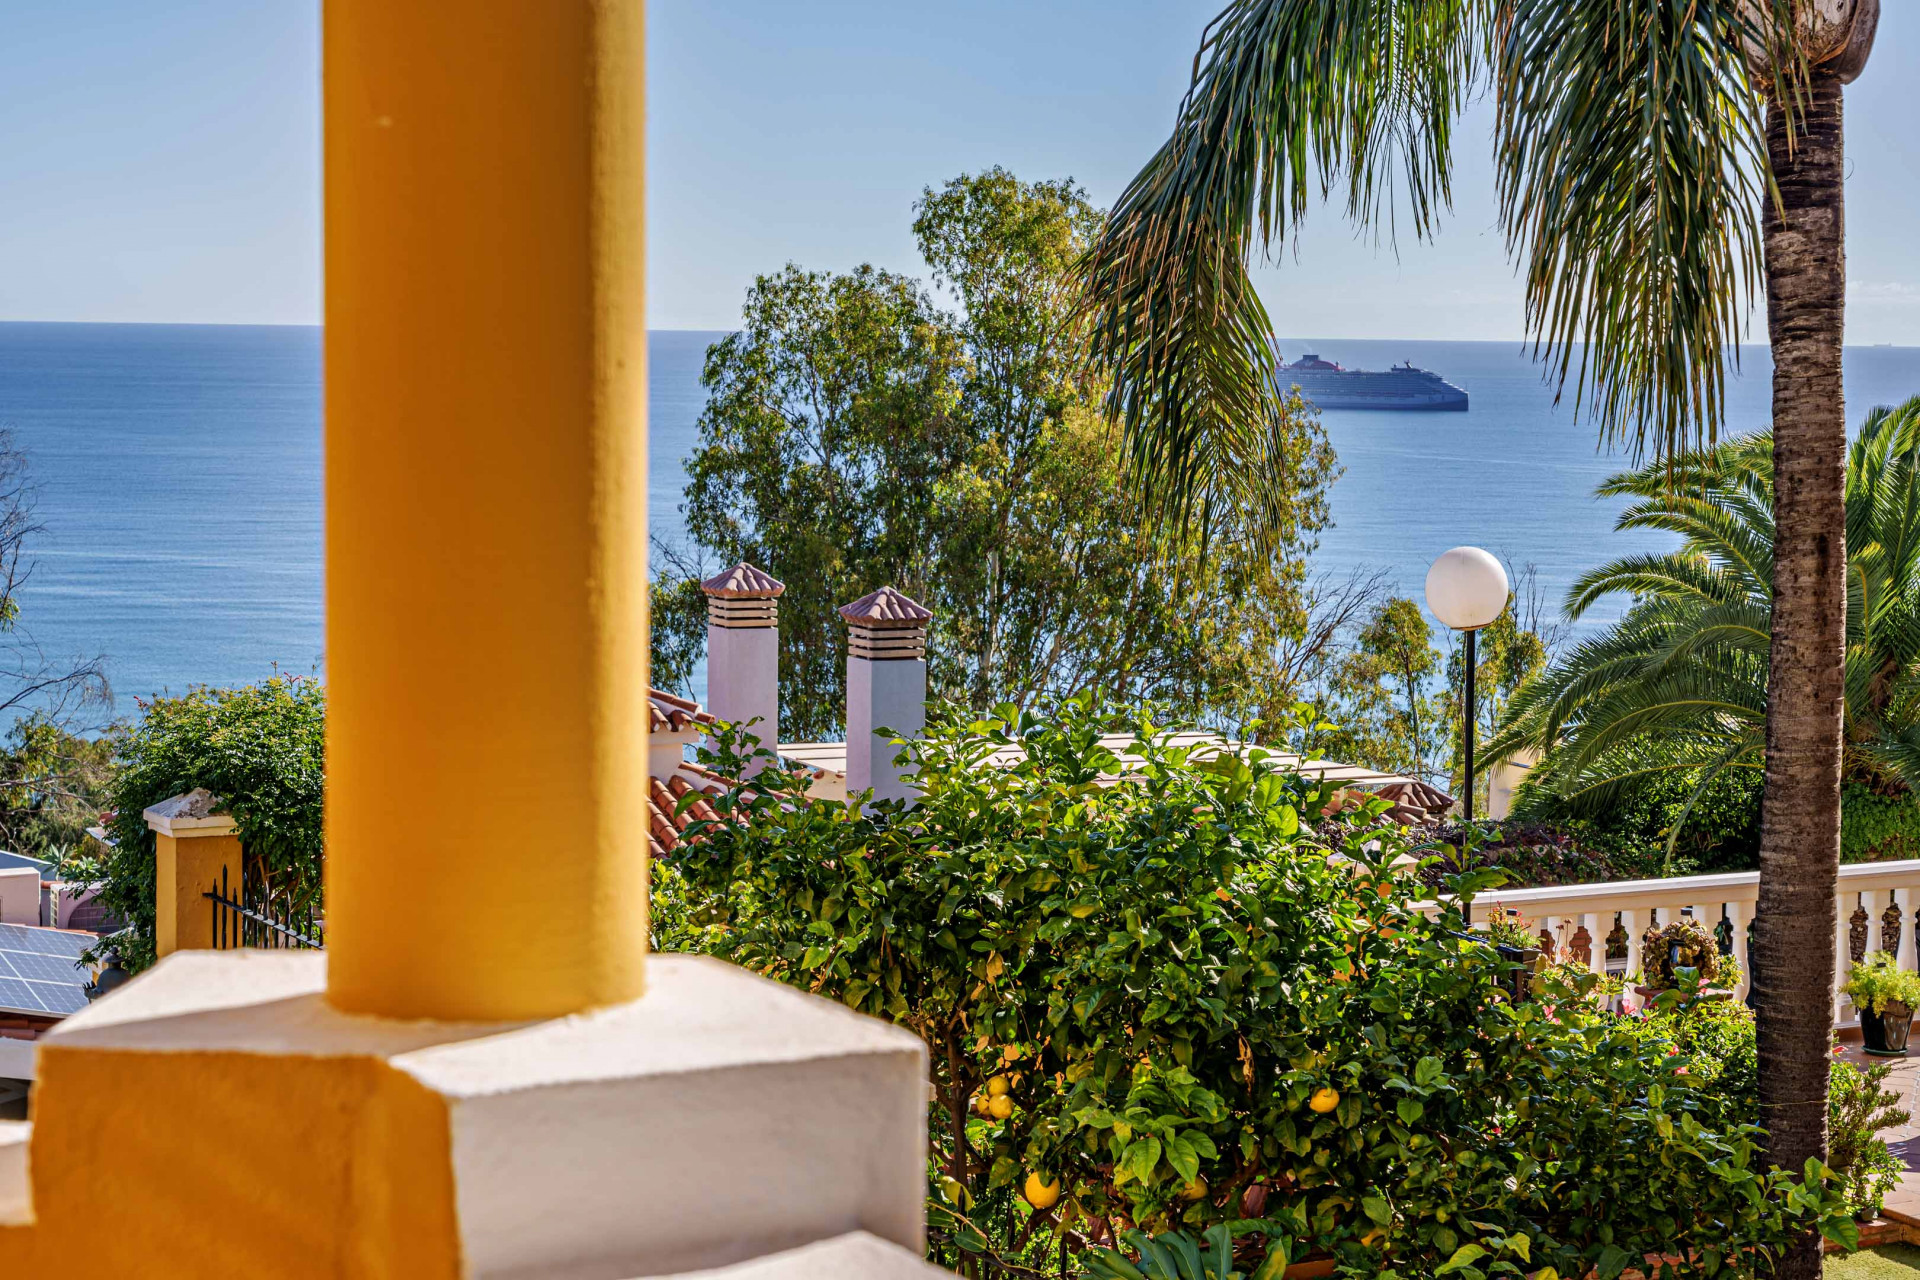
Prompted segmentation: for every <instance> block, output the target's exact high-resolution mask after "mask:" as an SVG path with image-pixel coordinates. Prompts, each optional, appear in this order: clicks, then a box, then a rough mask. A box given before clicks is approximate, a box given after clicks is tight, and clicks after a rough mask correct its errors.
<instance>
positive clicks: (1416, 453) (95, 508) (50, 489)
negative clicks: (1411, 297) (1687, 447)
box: [0, 324, 1920, 714]
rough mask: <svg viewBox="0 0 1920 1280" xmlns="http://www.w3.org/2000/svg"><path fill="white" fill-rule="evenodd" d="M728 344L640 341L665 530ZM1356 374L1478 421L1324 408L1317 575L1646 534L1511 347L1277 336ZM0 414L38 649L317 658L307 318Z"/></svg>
mask: <svg viewBox="0 0 1920 1280" xmlns="http://www.w3.org/2000/svg"><path fill="white" fill-rule="evenodd" d="M716 336H717V335H714V334H703V333H686V332H671V331H669V332H659V333H655V334H654V335H653V339H652V345H651V358H652V376H653V383H652V393H651V406H652V423H651V432H652V435H651V445H652V461H653V475H652V483H651V488H650V495H651V499H652V503H653V526H654V529H655V531H656V532H657V533H660V534H661V535H663V536H665V537H668V538H670V539H678V537H679V530H680V520H679V513H678V506H679V501H680V488H681V484H682V483H683V479H684V477H683V475H682V472H681V469H680V464H681V461H682V459H683V458H684V457H685V456H686V454H687V453H688V452H689V451H690V450H691V449H692V448H693V447H694V445H695V444H696V443H697V440H698V434H697V431H696V429H695V425H694V424H695V419H696V418H697V416H698V414H699V411H700V406H701V404H702V403H703V393H702V391H701V389H700V385H699V375H700V366H701V361H702V358H703V356H704V353H705V349H706V346H707V344H708V343H709V342H710V341H712V340H713V339H714V338H715V337H716ZM1282 349H1283V350H1284V351H1285V353H1286V354H1287V355H1288V356H1289V358H1291V357H1293V356H1295V355H1298V354H1299V353H1300V352H1301V351H1303V350H1315V351H1318V352H1319V353H1320V354H1321V355H1323V356H1325V357H1327V358H1328V359H1332V360H1338V361H1341V362H1342V363H1345V364H1347V365H1349V366H1357V367H1367V368H1383V367H1385V366H1387V365H1389V364H1392V363H1395V362H1397V361H1400V360H1403V359H1412V360H1413V361H1414V362H1415V363H1416V364H1419V365H1422V366H1424V367H1427V368H1430V369H1434V370H1437V371H1438V372H1440V373H1441V374H1443V375H1445V376H1446V377H1448V378H1449V379H1451V380H1452V381H1454V382H1456V383H1458V384H1459V385H1461V386H1463V387H1465V388H1466V389H1467V390H1468V392H1469V393H1470V394H1471V395H1472V396H1473V409H1472V412H1470V413H1467V414H1436V415H1426V414H1382V413H1359V412H1344V413H1329V414H1327V415H1326V424H1327V430H1328V433H1329V435H1330V436H1331V437H1332V439H1333V442H1334V444H1335V446H1336V447H1337V448H1338V449H1339V451H1340V457H1341V461H1342V463H1343V464H1344V465H1345V467H1346V474H1345V476H1344V477H1343V478H1342V479H1341V480H1340V481H1339V482H1338V483H1337V484H1336V485H1335V486H1334V491H1333V514H1334V520H1335V525H1334V527H1333V528H1331V529H1329V530H1327V531H1326V532H1325V533H1324V534H1323V535H1322V537H1321V550H1320V552H1319V555H1318V557H1317V563H1318V566H1319V567H1320V568H1322V569H1325V570H1327V571H1329V572H1335V573H1341V572H1345V571H1346V570H1347V569H1349V568H1352V567H1354V566H1360V565H1365V566H1370V567H1378V568H1383V569H1385V570H1387V571H1388V572H1389V573H1390V575H1391V576H1392V577H1393V579H1394V581H1395V582H1396V584H1397V585H1398V586H1399V588H1400V589H1401V590H1402V591H1404V592H1406V593H1408V594H1412V595H1415V596H1416V597H1417V596H1418V594H1419V590H1420V584H1421V582H1422V580H1423V579H1424V577H1425V573H1426V566H1427V564H1428V563H1429V562H1430V561H1431V560H1432V559H1433V557H1434V556H1435V555H1437V554H1439V553H1440V552H1441V551H1444V550H1445V549H1446V548H1448V547H1451V546H1455V545H1458V544H1460V543H1478V544H1480V545H1482V546H1485V547H1487V548H1489V549H1490V550H1492V551H1494V552H1496V553H1498V554H1500V555H1503V556H1505V557H1507V558H1509V559H1510V560H1512V561H1513V562H1515V563H1516V564H1525V563H1532V564H1535V565H1536V566H1538V568H1539V571H1540V576H1541V579H1542V582H1543V585H1544V586H1545V587H1546V588H1547V589H1548V591H1549V592H1550V593H1551V595H1552V596H1553V598H1554V599H1555V600H1557V599H1558V598H1559V596H1560V594H1561V592H1563V591H1564V589H1565V587H1566V585H1567V583H1568V582H1569V581H1571V580H1572V578H1573V577H1574V576H1575V575H1576V574H1577V573H1579V572H1580V571H1582V570H1584V569H1586V568H1588V567H1590V566H1591V565H1593V564H1595V563H1597V562H1599V561H1600V560H1602V559H1605V558H1609V557H1612V556H1616V555H1620V554H1622V553H1623V552H1625V551H1627V550H1630V549H1633V548H1635V547H1655V546H1658V545H1660V541H1659V539H1657V538H1652V537H1641V538H1638V539H1629V538H1626V537H1624V536H1622V535H1618V534H1614V533H1612V532H1611V531H1610V530H1611V527H1612V522H1613V517H1614V511H1613V506H1612V504H1607V503H1600V502H1597V501H1595V500H1594V499H1593V498H1592V496H1591V495H1592V490H1593V486H1594V484H1595V483H1596V482H1597V481H1599V480H1600V479H1601V478H1602V477H1604V476H1605V475H1607V474H1608V473H1609V472H1611V471H1613V470H1615V469H1617V468H1618V467H1619V466H1620V465H1621V464H1622V461H1623V459H1622V458H1621V456H1620V455H1618V454H1612V455H1610V454H1607V453H1605V452H1602V451H1600V450H1598V449H1597V448H1596V442H1595V437H1594V434H1593V431H1592V430H1591V428H1590V427H1589V426H1588V425H1587V424H1586V423H1584V422H1576V421H1575V420H1574V416H1573V414H1572V413H1571V411H1570V410H1569V409H1568V408H1566V407H1560V408H1556V407H1555V406H1554V404H1553V393H1552V388H1551V387H1549V386H1547V385H1546V384H1545V383H1543V382H1542V380H1541V378H1540V376H1539V373H1538V371H1537V369H1536V368H1535V367H1534V366H1533V365H1531V364H1530V363H1529V362H1528V361H1527V360H1526V358H1525V356H1524V353H1522V352H1521V350H1520V349H1519V347H1518V346H1517V345H1508V344H1500V343H1432V342H1353V341H1337V340H1333V339H1326V340H1319V341H1303V340H1299V339H1292V340H1288V341H1286V342H1284V343H1283V344H1282ZM1745 359H1746V367H1745V370H1744V376H1743V377H1742V378H1740V379H1739V380H1738V381H1737V382H1736V383H1735V384H1734V387H1733V391H1732V404H1731V410H1730V415H1729V416H1730V420H1731V421H1730V425H1731V427H1732V428H1733V429H1735V430H1746V429H1751V428H1753V427H1757V426H1761V425H1764V423H1765V420H1766V408H1767V399H1768V386H1767V374H1768V368H1767V365H1766V353H1765V351H1764V350H1761V349H1754V350H1750V351H1749V352H1747V353H1746V357H1745ZM1847 386H1848V401H1849V406H1850V408H1849V417H1851V418H1852V419H1853V420H1854V421H1856V422H1857V421H1858V420H1859V419H1860V418H1862V417H1863V416H1864V415H1865V413H1866V411H1867V409H1868V408H1869V407H1870V406H1871V405H1873V404H1875V403H1883V402H1889V401H1893V400H1896V399H1902V398H1904V397H1906V396H1907V395H1910V394H1913V393H1915V392H1920V350H1916V349H1913V348H1898V349H1893V348H1861V349H1855V350H1850V351H1849V352H1848V353H1847ZM0 425H4V426H5V427H7V428H9V429H11V430H12V431H13V432H14V436H15V440H16V442H17V444H18V445H19V446H20V447H21V448H23V449H24V450H25V451H26V453H27V455H28V458H29V463H30V466H31V468H32V474H33V476H34V478H35V479H36V480H37V482H38V484H39V487H40V495H39V511H38V514H39V518H40V520H41V522H42V523H43V524H44V525H45V526H46V528H45V532H44V533H42V534H41V535H40V536H39V537H38V538H37V539H36V540H35V543H34V550H35V552H36V553H37V557H38V568H37V570H36V573H35V576H34V578H33V579H32V581H31V582H30V583H29V584H28V587H27V589H26V591H25V592H24V593H23V594H22V607H23V616H22V623H23V626H24V627H25V629H26V630H28V631H29V632H30V633H31V635H32V637H33V638H34V640H35V641H37V642H38V643H39V644H40V645H41V646H42V647H43V648H44V649H46V650H47V651H48V652H50V653H62V654H75V655H80V654H84V655H94V654H101V655H104V656H105V657H106V660H107V669H108V673H109V675H110V676H111V677H112V679H113V682H114V685H115V688H116V690H117V692H118V694H119V705H118V710H119V711H120V712H121V713H122V714H124V713H127V712H129V711H131V710H132V702H131V700H130V699H131V698H132V697H144V696H148V695H151V694H152V693H155V692H157V691H160V690H168V689H171V690H174V691H179V690H183V689H186V688H187V687H189V686H191V685H195V684H231V683H236V682H241V681H249V680H257V679H260V678H262V677H264V676H266V675H268V674H270V673H271V672H272V671H273V670H274V669H275V668H276V667H277V668H279V669H281V670H292V671H299V672H307V671H312V670H316V669H319V668H321V666H322V664H323V659H324V655H323V654H322V652H321V650H322V627H321V618H322V598H323V590H322V577H321V509H320V477H321V441H320V334H319V331H318V330H317V329H306V328H243V327H199V326H174V325H154V326H148V325H40V324H0Z"/></svg>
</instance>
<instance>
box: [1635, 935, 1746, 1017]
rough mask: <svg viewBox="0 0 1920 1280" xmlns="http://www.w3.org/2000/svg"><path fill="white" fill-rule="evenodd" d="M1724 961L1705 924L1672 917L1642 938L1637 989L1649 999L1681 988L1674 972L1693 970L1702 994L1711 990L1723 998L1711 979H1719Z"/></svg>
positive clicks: (1716, 942)
mask: <svg viewBox="0 0 1920 1280" xmlns="http://www.w3.org/2000/svg"><path fill="white" fill-rule="evenodd" d="M1725 960H1726V958H1725V957H1724V956H1722V955H1721V954H1720V943H1719V941H1718V940H1717V939H1716V938H1715V937H1714V936H1713V933H1712V931H1711V930H1709V929H1708V928H1707V926H1706V925H1704V924H1702V923H1701V922H1700V921H1698V920H1695V919H1694V918H1693V917H1692V916H1675V917H1674V918H1673V919H1671V920H1669V921H1667V923H1665V924H1663V925H1657V926H1654V927H1651V928H1649V929H1648V930H1647V931H1646V933H1644V934H1642V935H1641V938H1640V969H1641V979H1640V986H1639V987H1638V988H1636V990H1638V992H1639V994H1640V995H1642V996H1645V997H1647V998H1649V999H1651V998H1652V997H1654V996H1657V995H1659V994H1660V993H1661V992H1662V991H1668V990H1672V989H1675V988H1678V987H1679V986H1680V985H1681V982H1680V979H1679V977H1678V976H1677V974H1676V970H1680V969H1692V970H1693V971H1694V972H1695V974H1696V975H1698V979H1699V984H1700V989H1701V990H1702V991H1703V992H1706V991H1708V989H1709V988H1712V992H1711V994H1714V995H1724V994H1725V993H1723V992H1722V991H1721V990H1720V989H1719V984H1718V983H1716V982H1715V981H1714V980H1715V979H1716V978H1719V977H1720V976H1721V969H1722V966H1723V965H1724V964H1725Z"/></svg>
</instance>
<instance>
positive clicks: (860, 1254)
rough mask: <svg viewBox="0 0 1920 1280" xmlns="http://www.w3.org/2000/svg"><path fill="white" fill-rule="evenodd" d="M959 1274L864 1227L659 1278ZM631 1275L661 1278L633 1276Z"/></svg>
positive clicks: (917, 1278) (898, 1279) (791, 1279)
mask: <svg viewBox="0 0 1920 1280" xmlns="http://www.w3.org/2000/svg"><path fill="white" fill-rule="evenodd" d="M941 1277H944V1278H945V1280H953V1273H952V1272H951V1271H942V1270H941V1269H940V1268H939V1267H936V1266H933V1265H932V1264H931V1263H928V1262H926V1261H925V1260H924V1259H922V1258H921V1257H920V1256H919V1255H917V1254H912V1253H908V1252H907V1251H906V1250H905V1249H902V1248H901V1247H900V1246H899V1245H897V1244H889V1243H888V1242H887V1241H885V1240H881V1239H879V1238H878V1237H875V1236H871V1235H868V1234H867V1233H866V1232H864V1231H856V1232H853V1233H852V1234H851V1235H844V1236H841V1237H839V1238H838V1239H834V1240H823V1241H821V1242H820V1243H818V1244H810V1245H803V1246H802V1247H800V1248H798V1249H789V1250H786V1251H785V1252H782V1253H776V1254H774V1255H773V1256H771V1257H767V1258H756V1259H754V1260H753V1261H752V1262H743V1263H740V1264H739V1265H738V1266H732V1267H721V1268H720V1269H719V1270H717V1271H687V1272H682V1273H681V1274H680V1275H677V1276H663V1277H658V1278H657V1280H939V1278H941ZM630 1280H656V1278H655V1277H647V1276H633V1277H630Z"/></svg>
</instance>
